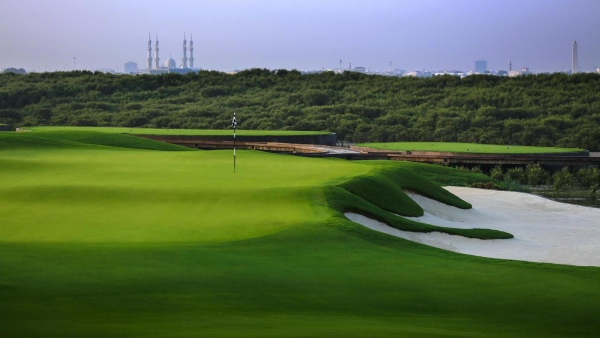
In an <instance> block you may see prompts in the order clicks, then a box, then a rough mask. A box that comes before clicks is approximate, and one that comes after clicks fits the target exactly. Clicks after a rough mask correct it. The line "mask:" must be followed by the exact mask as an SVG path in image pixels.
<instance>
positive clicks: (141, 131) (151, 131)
mask: <svg viewBox="0 0 600 338" xmlns="http://www.w3.org/2000/svg"><path fill="white" fill-rule="evenodd" d="M24 129H25V130H32V131H74V130H77V131H97V132H103V133H117V134H135V135H191V136H221V135H226V136H229V135H232V133H233V130H231V129H222V130H218V129H156V128H126V127H54V126H53V127H26V128H24ZM236 133H237V135H239V136H294V135H325V134H330V133H329V132H326V131H298V130H244V129H238V130H237V132H236Z"/></svg>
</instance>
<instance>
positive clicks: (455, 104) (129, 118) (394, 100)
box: [0, 69, 600, 150]
mask: <svg viewBox="0 0 600 338" xmlns="http://www.w3.org/2000/svg"><path fill="white" fill-rule="evenodd" d="M233 111H236V112H237V113H238V116H240V120H243V124H241V125H240V128H246V129H265V128H266V129H285V130H290V129H301V130H321V129H326V130H329V131H332V132H336V133H337V134H338V138H339V139H340V140H345V141H349V142H360V141H459V142H475V143H477V142H478V143H501V144H523V145H543V146H562V147H580V148H586V149H590V150H600V75H597V74H576V75H572V76H570V75H566V74H541V75H535V76H523V77H515V78H508V77H496V76H469V77H465V78H462V79H461V78H459V77H455V76H440V77H433V78H398V77H387V76H371V75H365V74H360V73H354V72H345V73H343V74H334V73H333V72H323V73H318V74H301V73H300V72H298V71H295V70H291V71H290V70H275V71H271V70H267V69H248V70H244V71H242V72H239V73H237V74H234V75H231V74H225V73H221V72H215V71H202V72H200V73H197V74H196V73H190V74H186V75H178V74H164V75H156V76H155V75H113V74H104V73H101V72H93V73H92V72H88V71H74V72H55V73H32V74H27V75H17V74H12V73H9V74H0V123H4V124H8V125H11V126H15V127H19V126H24V125H101V126H142V127H158V128H226V127H227V126H228V125H229V119H230V118H231V117H230V116H231V113H232V112H233Z"/></svg>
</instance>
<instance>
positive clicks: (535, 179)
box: [525, 164, 550, 186]
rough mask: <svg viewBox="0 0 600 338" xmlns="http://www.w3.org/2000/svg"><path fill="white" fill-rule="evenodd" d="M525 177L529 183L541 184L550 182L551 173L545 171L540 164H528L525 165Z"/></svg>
mask: <svg viewBox="0 0 600 338" xmlns="http://www.w3.org/2000/svg"><path fill="white" fill-rule="evenodd" d="M525 177H526V180H527V184H529V185H534V186H539V185H542V184H545V183H548V181H549V180H550V174H548V172H547V171H545V170H544V169H543V168H542V167H541V166H540V165H539V164H528V165H527V167H525Z"/></svg>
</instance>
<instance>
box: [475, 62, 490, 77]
mask: <svg viewBox="0 0 600 338" xmlns="http://www.w3.org/2000/svg"><path fill="white" fill-rule="evenodd" d="M485 72H487V61H485V60H477V61H475V73H480V74H485Z"/></svg>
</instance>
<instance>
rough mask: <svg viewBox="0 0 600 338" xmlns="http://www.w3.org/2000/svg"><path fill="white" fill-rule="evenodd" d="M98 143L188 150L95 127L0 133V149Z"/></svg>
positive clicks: (108, 145) (56, 147)
mask: <svg viewBox="0 0 600 338" xmlns="http://www.w3.org/2000/svg"><path fill="white" fill-rule="evenodd" d="M98 146H104V147H113V148H125V149H146V150H163V151H190V150H191V149H190V148H187V147H182V146H178V145H174V144H170V143H164V142H157V141H153V140H147V139H144V138H140V137H135V136H131V135H121V134H106V133H100V132H96V131H81V130H49V131H39V132H35V133H26V132H24V133H0V150H11V149H32V150H36V149H40V148H51V149H61V148H62V149H77V148H97V147H98Z"/></svg>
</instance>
